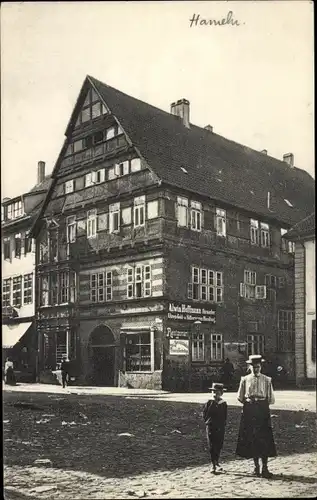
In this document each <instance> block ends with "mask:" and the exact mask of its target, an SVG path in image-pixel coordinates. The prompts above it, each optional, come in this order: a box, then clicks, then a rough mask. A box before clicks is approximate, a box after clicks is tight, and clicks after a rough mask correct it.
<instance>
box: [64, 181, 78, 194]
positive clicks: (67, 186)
mask: <svg viewBox="0 0 317 500" xmlns="http://www.w3.org/2000/svg"><path fill="white" fill-rule="evenodd" d="M74 184H75V183H74V179H70V180H69V181H65V183H64V193H65V194H70V193H73V192H74Z"/></svg>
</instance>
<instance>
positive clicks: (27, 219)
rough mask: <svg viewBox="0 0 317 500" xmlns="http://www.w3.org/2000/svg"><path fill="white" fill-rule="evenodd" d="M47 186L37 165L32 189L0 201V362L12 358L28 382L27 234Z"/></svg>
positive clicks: (30, 295) (31, 288)
mask: <svg viewBox="0 0 317 500" xmlns="http://www.w3.org/2000/svg"><path fill="white" fill-rule="evenodd" d="M48 183H49V179H48V178H46V177H45V163H44V162H39V163H38V179H37V184H36V186H34V187H33V189H31V191H29V192H28V193H25V194H23V195H21V196H17V197H15V198H11V199H10V198H5V199H4V200H3V202H2V224H1V240H2V363H4V359H5V358H6V357H7V356H10V357H12V359H13V362H14V367H15V370H16V373H17V376H18V378H22V379H25V380H30V381H34V380H35V377H36V362H37V334H36V327H35V322H34V319H35V240H34V239H32V237H31V236H30V234H29V233H30V229H31V227H32V224H33V223H34V220H35V217H36V215H37V213H38V212H39V209H40V207H41V204H42V202H43V200H44V198H45V195H46V192H47V188H48Z"/></svg>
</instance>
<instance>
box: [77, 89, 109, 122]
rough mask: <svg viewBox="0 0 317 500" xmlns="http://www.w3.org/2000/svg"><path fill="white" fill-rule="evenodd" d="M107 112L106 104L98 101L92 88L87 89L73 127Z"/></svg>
mask: <svg viewBox="0 0 317 500" xmlns="http://www.w3.org/2000/svg"><path fill="white" fill-rule="evenodd" d="M106 113H107V108H106V106H105V105H104V104H103V103H102V102H101V101H100V98H99V96H98V95H97V93H96V92H95V90H94V89H89V91H88V93H87V96H86V99H85V101H84V104H83V107H82V109H81V111H80V113H79V115H78V118H77V121H76V124H75V127H78V126H80V125H82V124H84V123H87V122H89V121H91V120H94V119H95V118H98V117H99V116H101V115H104V114H106Z"/></svg>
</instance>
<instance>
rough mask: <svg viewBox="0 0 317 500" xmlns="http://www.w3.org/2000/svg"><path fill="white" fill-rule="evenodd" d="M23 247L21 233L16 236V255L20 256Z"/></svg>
mask: <svg viewBox="0 0 317 500" xmlns="http://www.w3.org/2000/svg"><path fill="white" fill-rule="evenodd" d="M21 249H22V239H21V233H18V234H16V235H15V236H14V256H15V257H18V258H20V257H21Z"/></svg>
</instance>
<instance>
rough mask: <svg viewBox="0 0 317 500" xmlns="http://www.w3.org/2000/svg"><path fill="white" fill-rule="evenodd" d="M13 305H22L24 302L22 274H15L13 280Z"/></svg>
mask: <svg viewBox="0 0 317 500" xmlns="http://www.w3.org/2000/svg"><path fill="white" fill-rule="evenodd" d="M12 285H13V286H12V305H13V307H21V303H22V276H15V277H14V278H13V280H12Z"/></svg>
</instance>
